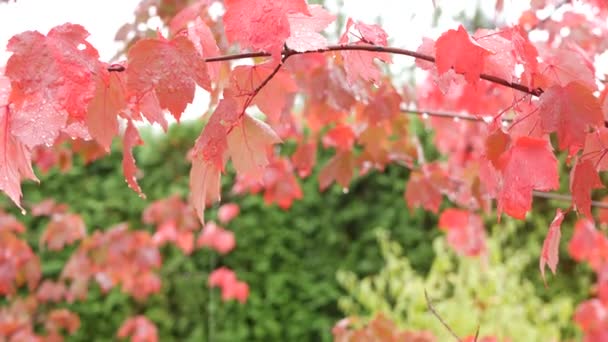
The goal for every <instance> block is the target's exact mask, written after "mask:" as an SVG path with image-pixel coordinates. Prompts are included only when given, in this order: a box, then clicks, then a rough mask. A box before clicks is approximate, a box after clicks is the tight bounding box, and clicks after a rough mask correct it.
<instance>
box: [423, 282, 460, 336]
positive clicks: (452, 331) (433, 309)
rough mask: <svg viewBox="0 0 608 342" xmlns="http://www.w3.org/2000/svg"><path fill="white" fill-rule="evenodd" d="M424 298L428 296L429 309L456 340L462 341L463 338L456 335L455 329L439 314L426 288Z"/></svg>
mask: <svg viewBox="0 0 608 342" xmlns="http://www.w3.org/2000/svg"><path fill="white" fill-rule="evenodd" d="M424 298H426V305H427V307H428V308H429V311H430V312H431V313H432V314H433V316H435V317H436V318H437V319H438V320H439V322H441V324H442V325H443V326H444V327H445V328H446V329H447V330H448V331H449V332H450V335H452V336H454V338H455V339H456V341H458V342H462V340H461V339H460V337H458V335H456V333H455V332H454V330H452V328H450V326H449V325H448V324H447V323H446V322H445V321H444V320H443V318H441V316H439V314H438V313H437V311H436V310H435V307H433V303H432V302H431V299H430V298H429V294H428V293H427V292H426V289H424Z"/></svg>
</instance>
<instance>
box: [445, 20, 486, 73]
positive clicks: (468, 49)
mask: <svg viewBox="0 0 608 342" xmlns="http://www.w3.org/2000/svg"><path fill="white" fill-rule="evenodd" d="M492 53H493V52H492V51H490V50H488V49H486V48H484V47H482V46H481V45H479V44H478V43H477V42H476V41H474V40H473V39H471V37H470V36H469V34H468V33H467V31H466V30H465V28H464V27H463V26H462V25H460V26H459V27H458V30H448V31H447V32H445V33H444V34H442V35H441V37H439V38H438V39H437V42H436V43H435V54H436V56H435V64H436V65H437V71H438V72H439V74H443V73H445V72H447V71H448V70H450V69H451V68H454V70H455V71H456V73H458V74H462V75H464V77H465V79H466V80H467V82H469V83H470V84H476V83H477V81H478V80H479V75H480V74H481V72H482V71H483V68H484V65H485V60H486V57H487V56H490V55H491V54H492Z"/></svg>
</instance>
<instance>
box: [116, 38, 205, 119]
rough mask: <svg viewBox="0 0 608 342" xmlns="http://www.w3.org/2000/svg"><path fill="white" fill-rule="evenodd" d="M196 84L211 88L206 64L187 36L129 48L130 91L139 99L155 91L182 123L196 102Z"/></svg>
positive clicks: (161, 104)
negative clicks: (189, 106)
mask: <svg viewBox="0 0 608 342" xmlns="http://www.w3.org/2000/svg"><path fill="white" fill-rule="evenodd" d="M195 84H198V85H199V86H201V87H203V88H205V89H207V90H209V89H210V88H211V85H210V81H209V75H208V74H207V66H206V64H205V61H204V59H203V58H202V56H201V55H199V53H198V52H197V51H196V49H195V48H194V45H193V44H192V42H191V41H190V40H189V39H188V38H187V37H185V36H177V37H175V38H174V39H172V40H166V39H165V38H163V37H162V36H161V37H159V38H147V39H142V40H139V41H137V43H135V45H133V47H131V48H130V49H129V52H128V66H127V87H128V89H129V90H130V91H131V92H133V93H134V94H135V95H136V96H137V97H138V98H139V99H141V98H142V97H143V96H144V95H146V94H147V93H148V92H154V94H155V95H156V96H157V97H158V102H159V104H160V107H161V108H166V109H168V110H169V111H170V112H171V114H173V116H174V117H175V119H176V120H178V121H179V119H180V117H181V115H182V113H183V112H184V110H185V109H186V106H187V105H188V103H192V100H193V99H194V90H195Z"/></svg>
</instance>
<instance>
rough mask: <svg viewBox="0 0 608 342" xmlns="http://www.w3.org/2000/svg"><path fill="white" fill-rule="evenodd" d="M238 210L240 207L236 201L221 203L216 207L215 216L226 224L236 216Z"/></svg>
mask: <svg viewBox="0 0 608 342" xmlns="http://www.w3.org/2000/svg"><path fill="white" fill-rule="evenodd" d="M240 211H241V209H240V208H239V205H238V204H236V203H226V204H222V205H221V206H220V208H219V209H218V213H217V217H218V220H220V222H221V223H224V224H226V223H228V222H230V221H232V219H233V218H235V217H237V216H238V215H239V212H240Z"/></svg>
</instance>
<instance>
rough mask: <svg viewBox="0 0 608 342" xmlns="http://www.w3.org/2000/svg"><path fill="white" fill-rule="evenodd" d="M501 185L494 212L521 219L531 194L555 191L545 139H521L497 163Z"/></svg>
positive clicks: (553, 162) (551, 156)
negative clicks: (501, 180)
mask: <svg viewBox="0 0 608 342" xmlns="http://www.w3.org/2000/svg"><path fill="white" fill-rule="evenodd" d="M500 164H501V168H500V169H501V171H502V176H503V184H502V189H501V190H500V193H499V194H498V213H499V215H500V213H501V212H502V211H504V212H506V213H507V214H509V215H510V216H512V217H515V218H518V219H524V218H525V216H526V213H527V212H528V210H530V208H531V207H532V191H533V190H541V191H549V190H554V189H557V188H559V175H558V170H557V159H556V158H555V155H554V154H553V152H552V151H551V145H550V144H549V142H548V141H547V140H544V139H540V138H530V137H521V138H519V139H517V140H516V141H515V143H514V144H513V146H512V147H511V149H509V150H508V151H507V152H505V153H504V155H503V156H502V157H501V160H500Z"/></svg>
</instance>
